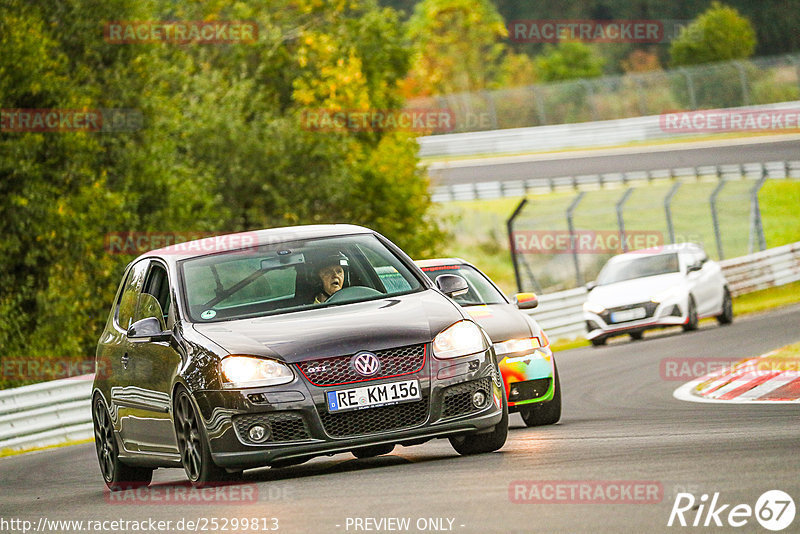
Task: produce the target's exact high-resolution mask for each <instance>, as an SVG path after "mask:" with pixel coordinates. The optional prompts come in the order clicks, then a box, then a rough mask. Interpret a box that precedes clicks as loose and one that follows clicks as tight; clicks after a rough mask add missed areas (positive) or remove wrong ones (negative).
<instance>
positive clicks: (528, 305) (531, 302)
mask: <svg viewBox="0 0 800 534" xmlns="http://www.w3.org/2000/svg"><path fill="white" fill-rule="evenodd" d="M514 304H515V305H516V307H517V308H519V309H520V310H532V309H534V308H535V307H536V306H538V305H539V297H537V296H536V294H535V293H517V294H516V295H514Z"/></svg>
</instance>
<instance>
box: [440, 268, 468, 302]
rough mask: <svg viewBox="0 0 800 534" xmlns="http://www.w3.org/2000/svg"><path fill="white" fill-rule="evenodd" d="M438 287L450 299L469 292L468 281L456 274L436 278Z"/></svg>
mask: <svg viewBox="0 0 800 534" xmlns="http://www.w3.org/2000/svg"><path fill="white" fill-rule="evenodd" d="M436 287H437V288H439V291H441V292H442V293H444V294H445V295H447V296H448V297H450V298H453V297H458V296H460V295H463V294H465V293H466V292H467V291H469V284H467V281H466V280H464V279H463V278H461V277H460V276H458V275H455V274H441V275H439V276H437V277H436Z"/></svg>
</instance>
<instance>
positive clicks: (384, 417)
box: [321, 397, 428, 438]
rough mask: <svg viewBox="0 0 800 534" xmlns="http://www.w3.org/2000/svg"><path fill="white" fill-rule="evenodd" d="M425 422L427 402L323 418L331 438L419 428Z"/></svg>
mask: <svg viewBox="0 0 800 534" xmlns="http://www.w3.org/2000/svg"><path fill="white" fill-rule="evenodd" d="M427 418H428V398H427V397H423V398H422V400H419V401H415V402H406V403H403V404H395V405H394V406H380V407H378V408H364V409H361V410H355V411H352V412H343V413H329V412H325V413H323V414H322V417H321V419H322V426H323V427H324V428H325V432H326V433H327V434H328V435H329V436H331V437H334V438H343V437H348V436H359V435H363V434H374V433H377V432H386V431H389V430H399V429H401V428H411V427H415V426H419V425H421V424H422V423H424V422H425V421H426V420H427Z"/></svg>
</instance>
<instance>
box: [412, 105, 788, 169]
mask: <svg viewBox="0 0 800 534" xmlns="http://www.w3.org/2000/svg"><path fill="white" fill-rule="evenodd" d="M798 107H800V102H798V101H792V102H781V103H779V104H764V105H760V106H747V107H743V108H725V109H720V110H716V111H725V112H737V111H747V112H753V111H768V110H776V109H780V110H796V109H797V108H798ZM706 111H711V110H706ZM786 133H791V130H787V132H786ZM701 134H702V132H698V131H687V132H682V133H678V132H675V131H672V130H669V129H665V128H664V127H663V124H662V116H661V115H647V116H643V117H631V118H627V119H612V120H603V121H595V122H578V123H572V124H553V125H549V126H532V127H528V128H509V129H505V130H491V131H485V132H467V133H455V134H442V135H430V136H422V137H419V138H417V142H418V143H419V155H420V157H423V158H437V157H452V156H475V155H481V156H485V155H504V154H525V153H531V152H547V151H553V150H565V149H577V148H595V147H604V146H615V145H624V144H627V143H634V142H647V141H661V140H666V139H680V138H686V137H697V136H698V135H701Z"/></svg>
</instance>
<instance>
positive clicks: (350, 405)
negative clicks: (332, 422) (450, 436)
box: [327, 380, 422, 412]
mask: <svg viewBox="0 0 800 534" xmlns="http://www.w3.org/2000/svg"><path fill="white" fill-rule="evenodd" d="M327 396H328V411H329V412H342V411H347V410H357V409H359V408H372V407H375V406H386V405H388V404H397V403H400V402H406V401H413V400H419V399H421V398H422V396H421V395H420V391H419V382H418V381H416V380H405V381H403V382H388V383H385V384H375V385H372V386H362V387H360V388H352V389H340V390H337V391H328V392H327Z"/></svg>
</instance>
